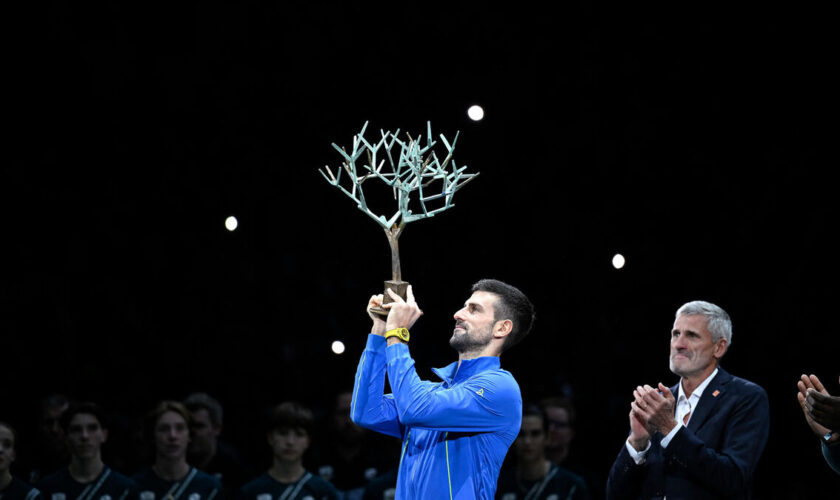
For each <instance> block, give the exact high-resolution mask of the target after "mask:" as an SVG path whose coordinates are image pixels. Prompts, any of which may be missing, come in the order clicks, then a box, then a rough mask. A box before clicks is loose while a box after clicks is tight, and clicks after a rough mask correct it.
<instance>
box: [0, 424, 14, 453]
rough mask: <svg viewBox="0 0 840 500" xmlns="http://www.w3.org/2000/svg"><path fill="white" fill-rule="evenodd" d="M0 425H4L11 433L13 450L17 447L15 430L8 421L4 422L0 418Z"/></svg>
mask: <svg viewBox="0 0 840 500" xmlns="http://www.w3.org/2000/svg"><path fill="white" fill-rule="evenodd" d="M0 427H5V428H7V429H9V432H11V433H12V449H13V450H14V449H15V448H16V447H17V431H16V430H15V428H14V427H12V426H11V425H10V424H9V423H8V422H4V421H3V420H0Z"/></svg>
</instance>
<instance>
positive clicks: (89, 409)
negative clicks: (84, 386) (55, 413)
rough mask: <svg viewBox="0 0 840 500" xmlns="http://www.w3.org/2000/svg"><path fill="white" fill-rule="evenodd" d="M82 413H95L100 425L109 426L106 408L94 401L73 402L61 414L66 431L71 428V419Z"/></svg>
mask: <svg viewBox="0 0 840 500" xmlns="http://www.w3.org/2000/svg"><path fill="white" fill-rule="evenodd" d="M80 413H86V414H89V415H93V416H94V417H96V420H98V421H99V426H100V427H102V428H103V429H107V428H108V422H107V417H106V416H105V410H103V409H102V407H101V406H99V405H98V404H96V403H92V402H90V401H84V402H81V403H73V404H71V405H70V407H69V408H67V410H65V411H64V413H62V414H61V428H62V429H64V432H67V430H68V429H69V428H70V421H71V420H73V417H75V416H76V415H78V414H80Z"/></svg>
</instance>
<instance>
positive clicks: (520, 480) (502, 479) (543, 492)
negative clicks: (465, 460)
mask: <svg viewBox="0 0 840 500" xmlns="http://www.w3.org/2000/svg"><path fill="white" fill-rule="evenodd" d="M547 421H548V418H547V417H546V416H545V413H544V412H543V410H542V409H541V408H540V407H539V406H536V405H526V406H525V407H523V409H522V428H521V431H520V432H519V436H517V438H516V441H514V442H513V446H512V447H511V448H512V450H511V451H512V452H513V454H514V456H513V458H514V460H513V461H512V463H510V462H509V463H507V464H506V466H505V467H504V468H503V469H502V471H501V473H500V474H499V482H498V488H497V490H496V498H497V499H500V500H520V499H525V498H527V499H529V500H538V499H544V500H548V499H568V500H589V490H588V489H587V487H586V483H585V482H584V481H583V478H581V477H580V476H578V475H577V474H574V473H572V472H570V471H568V470H566V469H565V468H563V467H561V466H559V465H557V464H556V463H554V462H553V461H551V460H549V459H548V458H546V454H545V450H546V445H547V443H548V437H547V436H548V426H547Z"/></svg>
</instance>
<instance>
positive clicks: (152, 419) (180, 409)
mask: <svg viewBox="0 0 840 500" xmlns="http://www.w3.org/2000/svg"><path fill="white" fill-rule="evenodd" d="M169 411H171V412H174V413H177V414H178V415H181V416H182V417H183V418H184V421H185V422H186V423H187V428H188V429H192V427H193V417H192V413H190V411H189V410H188V409H187V407H186V406H184V405H183V404H181V403H179V402H178V401H161V402H160V403H158V404H157V405H156V406H155V407H154V408H152V410H151V411H149V412H148V413H146V418H145V431H146V436H147V437H148V438H151V437H152V436H154V435H155V425H157V421H158V420H159V419H160V417H161V416H163V414H164V413H166V412H169Z"/></svg>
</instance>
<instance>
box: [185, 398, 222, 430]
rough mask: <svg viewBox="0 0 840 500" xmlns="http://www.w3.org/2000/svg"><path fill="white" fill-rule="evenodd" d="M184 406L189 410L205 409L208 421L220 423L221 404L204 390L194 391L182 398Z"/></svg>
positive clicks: (215, 423)
mask: <svg viewBox="0 0 840 500" xmlns="http://www.w3.org/2000/svg"><path fill="white" fill-rule="evenodd" d="M184 406H186V407H187V409H188V410H190V412H195V411H198V410H202V409H204V410H207V415H208V416H209V417H210V422H212V423H213V425H217V426H218V425H222V417H223V415H224V414H223V413H222V405H221V404H220V403H219V402H218V401H217V400H216V399H215V398H213V397H211V396H210V395H209V394H207V393H206V392H194V393H192V394H190V395H189V396H187V397H186V398H185V399H184Z"/></svg>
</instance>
